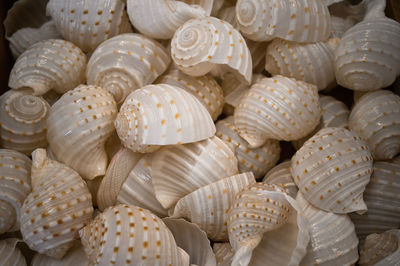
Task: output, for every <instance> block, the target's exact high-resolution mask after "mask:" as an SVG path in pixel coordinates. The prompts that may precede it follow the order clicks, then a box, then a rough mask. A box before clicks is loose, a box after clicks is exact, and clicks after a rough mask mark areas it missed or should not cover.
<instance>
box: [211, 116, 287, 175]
mask: <svg viewBox="0 0 400 266" xmlns="http://www.w3.org/2000/svg"><path fill="white" fill-rule="evenodd" d="M233 120H234V119H233V116H229V117H227V118H225V119H223V120H219V121H218V122H217V124H216V128H217V132H216V133H215V134H216V136H218V137H219V138H221V139H222V140H224V141H225V143H227V144H229V145H231V147H232V148H233V149H234V151H235V155H236V158H237V161H238V167H239V171H240V173H245V172H253V174H254V177H255V178H256V179H260V178H261V177H262V176H263V175H265V173H266V172H267V171H268V170H269V169H271V168H272V167H273V166H274V165H275V164H276V163H277V162H278V160H279V156H280V152H281V148H280V146H279V141H277V140H273V139H269V140H267V141H266V142H265V144H264V145H263V146H261V147H259V148H255V149H250V148H249V144H248V143H247V142H246V141H245V140H244V139H243V138H242V137H240V136H239V134H238V132H237V130H236V128H235V126H234V121H233Z"/></svg>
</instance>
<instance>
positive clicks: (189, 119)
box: [114, 84, 215, 152]
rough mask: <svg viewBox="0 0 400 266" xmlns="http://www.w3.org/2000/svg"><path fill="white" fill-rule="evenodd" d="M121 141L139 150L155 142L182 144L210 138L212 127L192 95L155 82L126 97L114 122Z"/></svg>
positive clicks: (152, 147)
mask: <svg viewBox="0 0 400 266" xmlns="http://www.w3.org/2000/svg"><path fill="white" fill-rule="evenodd" d="M114 124H115V128H116V129H117V133H118V136H119V137H120V139H121V141H122V144H123V145H124V146H125V147H127V148H129V149H131V150H133V151H138V152H151V151H154V150H156V149H158V148H159V146H158V145H171V144H184V143H190V142H196V141H199V140H203V139H206V138H209V137H211V136H213V135H214V133H215V126H214V123H213V121H212V118H211V116H210V114H209V113H208V111H207V109H206V108H205V107H204V106H203V104H201V103H200V102H199V101H198V100H197V99H196V97H195V96H193V95H192V94H190V93H188V92H186V91H185V90H182V89H180V88H178V87H175V86H171V85H167V84H158V85H148V86H145V87H143V88H141V89H138V90H136V91H134V92H132V93H131V94H129V96H128V97H127V98H126V100H125V102H124V104H123V105H122V107H121V109H120V112H119V114H118V116H117V120H116V121H115V123H114Z"/></svg>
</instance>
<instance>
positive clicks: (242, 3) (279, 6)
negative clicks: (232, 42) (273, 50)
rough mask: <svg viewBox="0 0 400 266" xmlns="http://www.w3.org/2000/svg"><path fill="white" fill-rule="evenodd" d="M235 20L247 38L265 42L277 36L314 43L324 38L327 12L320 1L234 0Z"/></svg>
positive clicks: (326, 30) (327, 34)
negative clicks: (287, 2) (235, 0)
mask: <svg viewBox="0 0 400 266" xmlns="http://www.w3.org/2000/svg"><path fill="white" fill-rule="evenodd" d="M236 19H237V21H238V23H239V28H240V31H241V32H242V33H243V35H244V36H245V37H247V38H249V39H250V40H254V41H269V40H272V39H273V38H281V39H285V40H289V41H295V42H302V43H303V42H318V41H325V40H326V39H328V36H329V33H330V15H329V11H328V8H327V6H326V4H325V2H324V1H323V0H316V1H313V2H312V4H311V3H310V2H309V1H307V0H300V1H296V3H295V4H283V3H281V2H279V1H264V0H238V2H237V4H236Z"/></svg>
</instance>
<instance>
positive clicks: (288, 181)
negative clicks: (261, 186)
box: [262, 161, 298, 198]
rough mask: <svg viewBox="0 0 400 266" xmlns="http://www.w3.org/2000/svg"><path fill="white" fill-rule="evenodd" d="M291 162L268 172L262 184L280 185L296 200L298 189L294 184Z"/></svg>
mask: <svg viewBox="0 0 400 266" xmlns="http://www.w3.org/2000/svg"><path fill="white" fill-rule="evenodd" d="M291 164H292V162H291V161H285V162H283V163H280V164H278V165H276V166H275V167H274V168H272V169H271V170H269V171H268V173H267V174H266V175H265V176H264V178H263V180H262V182H263V183H266V184H280V185H281V186H282V187H283V188H284V189H285V191H286V193H288V194H289V196H291V197H292V198H296V195H297V191H298V188H297V186H296V184H295V183H294V180H293V177H292V172H291Z"/></svg>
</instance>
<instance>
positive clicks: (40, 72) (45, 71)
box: [8, 39, 86, 95]
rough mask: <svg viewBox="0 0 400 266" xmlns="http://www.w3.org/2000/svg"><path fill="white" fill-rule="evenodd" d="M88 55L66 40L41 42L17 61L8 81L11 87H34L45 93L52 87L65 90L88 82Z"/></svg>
mask: <svg viewBox="0 0 400 266" xmlns="http://www.w3.org/2000/svg"><path fill="white" fill-rule="evenodd" d="M85 68H86V56H85V55H84V54H83V53H82V51H81V50H80V49H79V48H78V47H77V46H75V45H74V44H72V43H70V42H67V41H64V40H55V39H51V40H46V41H41V42H38V43H36V44H34V45H32V46H31V47H29V49H28V50H26V51H25V52H23V53H22V54H21V55H20V56H19V57H18V59H17V61H16V62H15V64H14V66H13V68H12V70H11V73H10V79H9V81H8V86H9V87H10V88H12V89H26V88H30V89H32V90H33V94H34V95H43V94H45V93H46V92H48V91H49V90H55V91H56V92H57V93H60V94H62V93H65V92H67V91H69V90H71V89H73V88H74V87H75V86H78V85H79V84H81V83H84V82H85Z"/></svg>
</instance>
